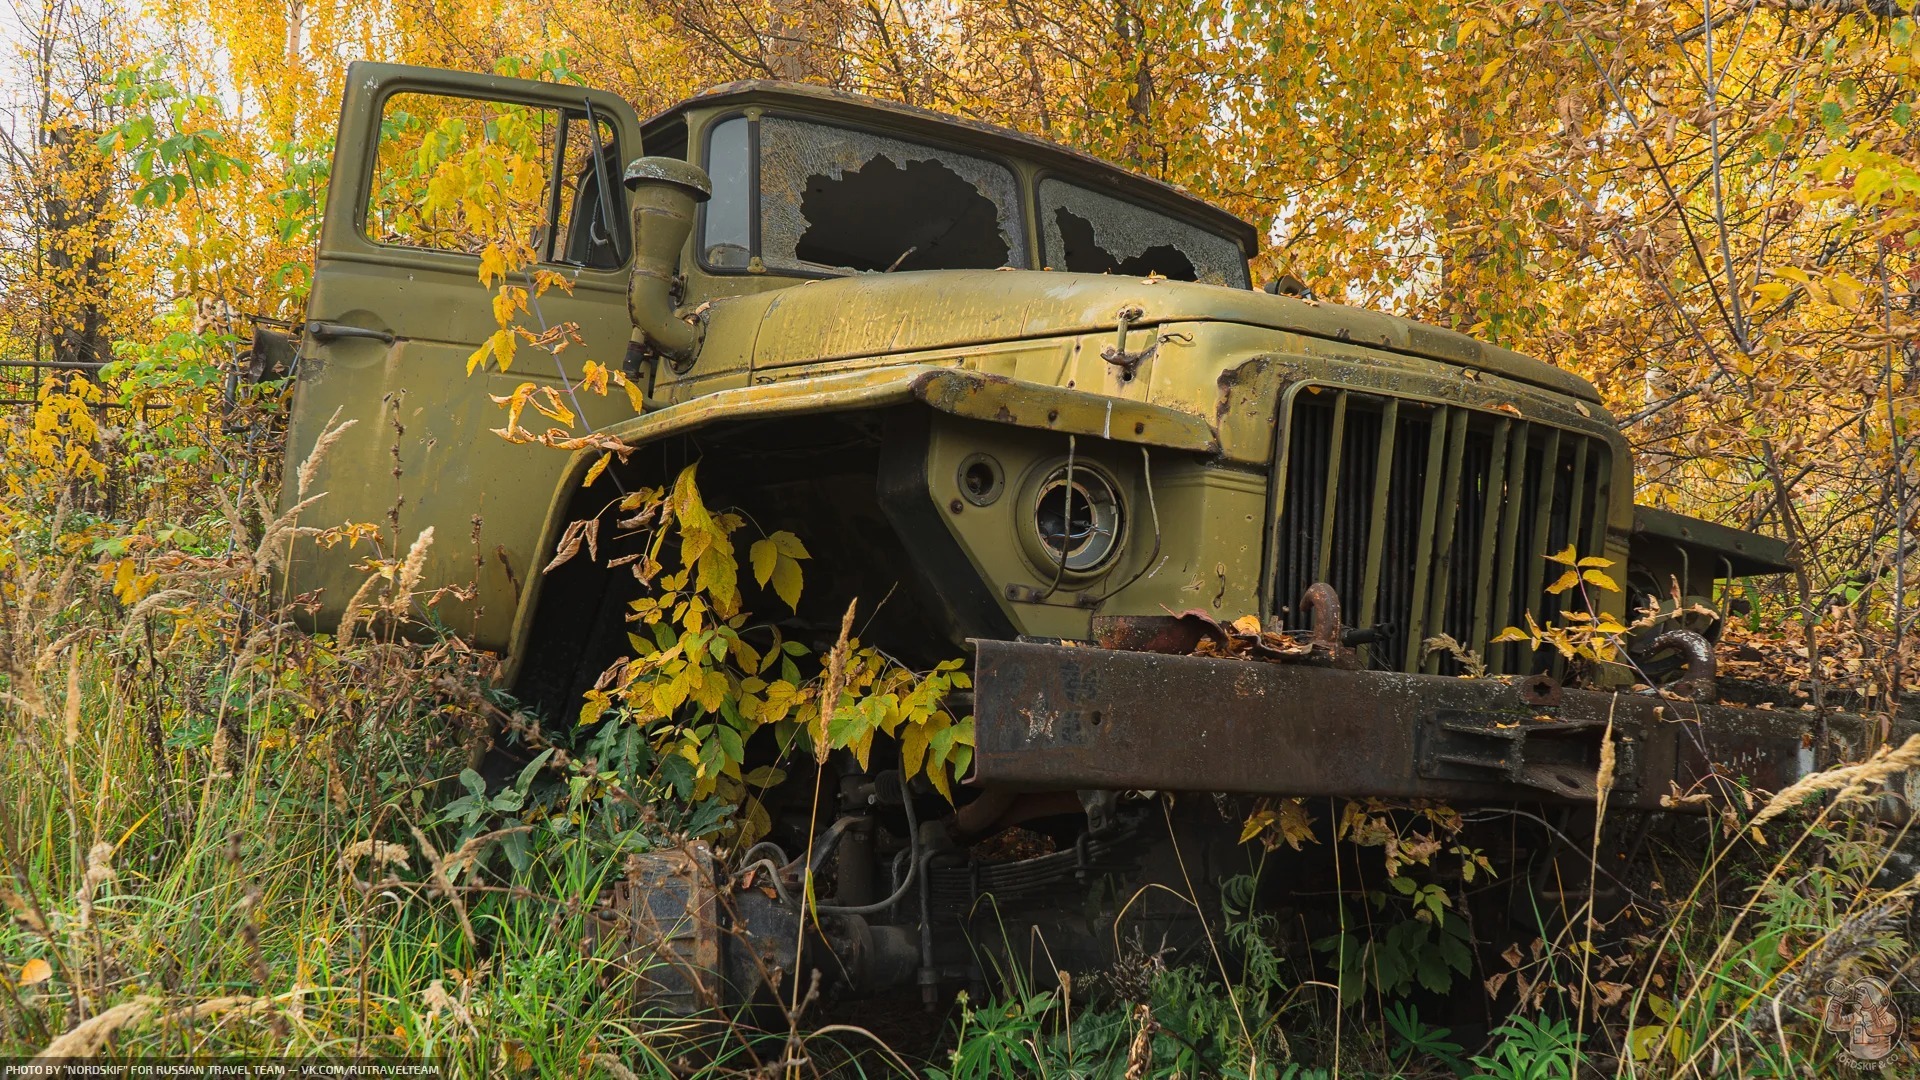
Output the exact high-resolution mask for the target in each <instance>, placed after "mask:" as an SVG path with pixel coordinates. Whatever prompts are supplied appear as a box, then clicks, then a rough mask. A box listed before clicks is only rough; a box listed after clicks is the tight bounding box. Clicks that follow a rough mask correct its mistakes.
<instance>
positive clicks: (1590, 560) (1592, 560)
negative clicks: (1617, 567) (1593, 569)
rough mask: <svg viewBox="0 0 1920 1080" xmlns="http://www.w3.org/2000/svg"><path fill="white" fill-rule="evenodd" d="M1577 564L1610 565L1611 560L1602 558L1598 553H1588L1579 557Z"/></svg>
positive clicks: (1611, 563)
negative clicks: (1581, 557)
mask: <svg viewBox="0 0 1920 1080" xmlns="http://www.w3.org/2000/svg"><path fill="white" fill-rule="evenodd" d="M1578 565H1580V566H1612V565H1613V560H1612V559H1603V558H1601V557H1600V556H1598V555H1589V556H1587V557H1586V558H1584V559H1581V560H1580V562H1579V563H1578Z"/></svg>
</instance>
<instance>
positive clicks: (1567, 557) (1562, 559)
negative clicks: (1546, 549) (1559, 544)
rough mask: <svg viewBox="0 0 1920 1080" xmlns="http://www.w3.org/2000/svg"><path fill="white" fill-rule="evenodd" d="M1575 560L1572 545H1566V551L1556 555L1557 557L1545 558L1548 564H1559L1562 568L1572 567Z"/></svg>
mask: <svg viewBox="0 0 1920 1080" xmlns="http://www.w3.org/2000/svg"><path fill="white" fill-rule="evenodd" d="M1575 559H1576V557H1575V555H1574V553H1573V545H1572V544H1568V545H1567V549H1566V550H1565V551H1562V552H1561V553H1560V554H1558V555H1549V556H1547V561H1548V562H1557V563H1559V564H1560V565H1562V566H1572V565H1573V564H1574V562H1575Z"/></svg>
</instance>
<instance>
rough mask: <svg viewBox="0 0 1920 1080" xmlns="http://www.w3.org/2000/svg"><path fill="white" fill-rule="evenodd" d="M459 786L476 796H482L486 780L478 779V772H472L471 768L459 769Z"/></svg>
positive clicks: (484, 792)
mask: <svg viewBox="0 0 1920 1080" xmlns="http://www.w3.org/2000/svg"><path fill="white" fill-rule="evenodd" d="M460 786H461V787H464V788H466V789H467V791H468V793H469V794H472V795H474V796H476V797H478V796H484V795H486V793H487V782H486V781H485V780H482V779H480V774H479V773H477V772H474V771H473V770H472V769H461V770H460Z"/></svg>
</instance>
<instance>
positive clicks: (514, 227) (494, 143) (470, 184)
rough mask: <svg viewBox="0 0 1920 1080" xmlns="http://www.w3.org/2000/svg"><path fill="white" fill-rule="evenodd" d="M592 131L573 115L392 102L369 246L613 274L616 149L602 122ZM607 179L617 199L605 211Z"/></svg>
mask: <svg viewBox="0 0 1920 1080" xmlns="http://www.w3.org/2000/svg"><path fill="white" fill-rule="evenodd" d="M596 126H597V127H598V128H599V130H598V131H597V132H590V131H589V128H588V124H587V120H586V116H585V114H584V113H577V112H573V111H570V110H564V111H563V110H559V109H552V108H545V107H540V106H532V105H520V104H515V103H512V102H501V101H482V100H478V99H473V98H459V97H446V96H441V95H436V94H416V93H400V94H394V95H393V96H392V97H389V98H388V99H387V101H386V105H385V107H384V109H383V110H382V113H381V118H380V144H379V148H378V151H377V153H376V154H375V158H374V167H373V169H374V172H373V182H372V185H371V189H370V194H369V197H368V205H367V217H366V235H367V238H368V239H370V240H373V241H374V242H375V243H380V244H391V245H395V246H400V247H411V248H421V249H426V250H432V251H448V252H458V253H462V254H467V255H478V254H480V253H481V252H482V251H484V250H485V249H486V247H487V245H488V244H502V245H513V246H516V247H518V248H520V253H521V255H522V257H523V258H524V259H527V260H529V261H531V260H538V261H542V262H558V263H572V264H574V265H579V266H591V267H596V268H606V269H611V268H615V267H618V266H619V265H620V264H621V263H622V262H623V261H624V253H625V250H626V244H625V237H626V224H625V220H624V218H625V205H626V204H625V199H624V197H622V196H621V195H620V193H619V187H618V184H619V179H618V178H619V173H618V171H617V170H618V168H619V148H618V146H617V145H615V142H616V140H615V136H614V132H613V130H612V128H611V127H610V126H609V125H608V124H607V122H606V121H605V120H601V121H600V123H599V124H598V125H596ZM596 135H597V136H598V137H597V138H596V137H595V136H596ZM596 159H597V160H596ZM602 175H605V176H608V177H611V178H612V181H611V183H612V191H613V192H614V193H615V198H613V199H611V200H608V201H605V202H603V200H602V199H601V193H600V177H601V176H602ZM608 209H611V210H612V213H611V214H608V213H607V212H606V211H607V210H608Z"/></svg>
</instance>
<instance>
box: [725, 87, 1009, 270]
mask: <svg viewBox="0 0 1920 1080" xmlns="http://www.w3.org/2000/svg"><path fill="white" fill-rule="evenodd" d="M759 164H760V169H759V173H760V257H761V260H762V261H763V262H765V263H766V265H767V267H768V268H769V269H776V270H777V269H789V268H791V269H799V268H810V267H836V268H841V269H847V270H969V269H971V270H989V269H992V268H994V267H998V266H1025V265H1026V242H1025V239H1024V237H1023V234H1022V232H1021V228H1020V210H1019V206H1020V202H1019V197H1018V185H1017V184H1016V183H1015V181H1014V178H1013V174H1012V173H1011V172H1009V171H1008V170H1007V169H1005V168H1003V167H1001V166H999V165H996V164H994V163H993V162H991V161H987V160H985V159H982V158H977V157H973V156H970V155H967V154H960V153H955V152H954V151H951V150H946V149H942V148H937V147H932V146H927V145H925V144H922V143H913V142H907V141H905V140H902V139H895V138H890V137H888V136H885V135H877V134H874V133H872V132H867V131H858V130H855V129H852V128H842V127H833V126H829V125H826V124H815V123H809V122H807V121H804V120H791V119H787V118H784V117H777V116H769V117H766V118H764V119H762V120H761V121H760V162H759ZM709 220H711V216H710V218H709ZM708 236H709V245H711V244H712V243H713V237H714V234H713V232H712V231H711V230H710V231H709V233H708Z"/></svg>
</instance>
